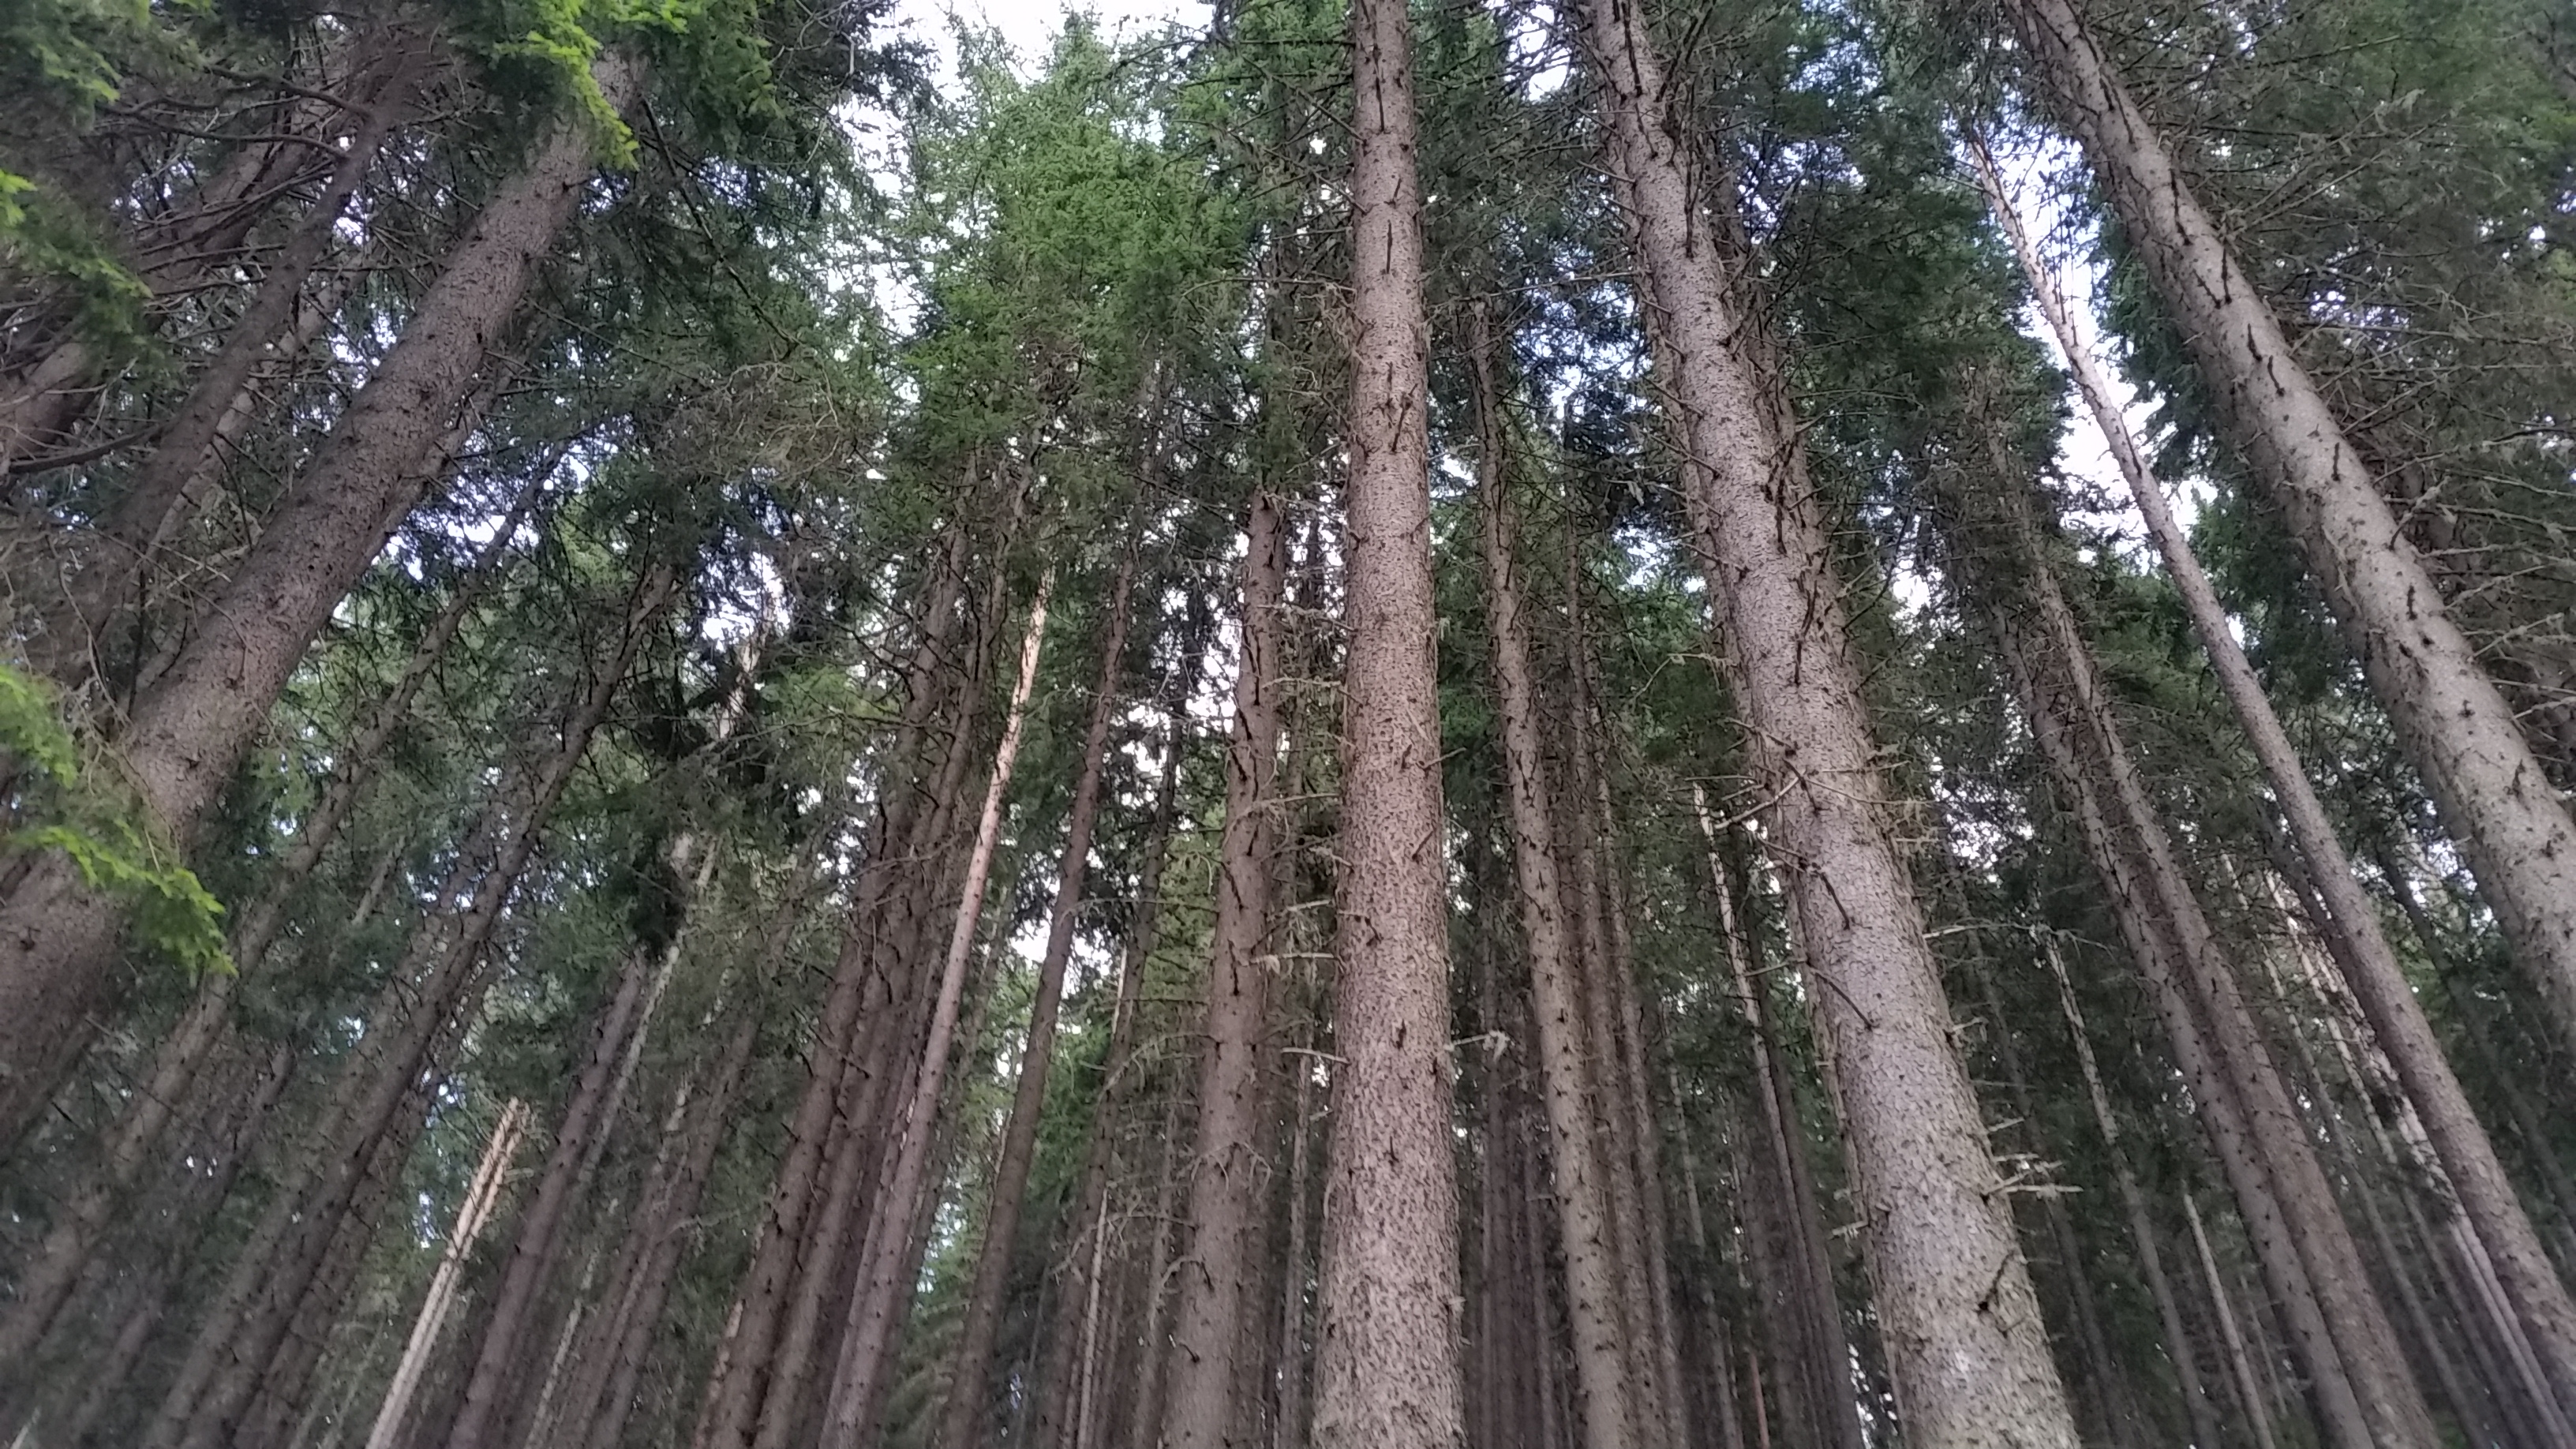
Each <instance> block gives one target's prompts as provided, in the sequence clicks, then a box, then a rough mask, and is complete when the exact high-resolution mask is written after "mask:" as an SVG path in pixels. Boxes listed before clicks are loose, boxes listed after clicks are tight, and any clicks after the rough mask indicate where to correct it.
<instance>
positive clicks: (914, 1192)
mask: <svg viewBox="0 0 2576 1449" xmlns="http://www.w3.org/2000/svg"><path fill="white" fill-rule="evenodd" d="M1053 583H1054V576H1053V575H1052V574H1050V575H1048V576H1047V577H1046V578H1044V579H1041V580H1040V581H1039V583H1038V593H1037V598H1036V600H1035V601H1034V602H1033V603H1031V604H1030V606H1029V622H1028V631H1027V634H1026V635H1025V637H1023V638H1022V640H1021V642H1020V672H1019V679H1018V681H1017V682H1016V683H1014V684H1013V685H1012V686H1011V703H1010V710H1009V713H1008V714H1007V715H1006V716H1005V717H1004V720H1003V725H1002V739H1001V743H1000V744H999V745H997V746H996V747H995V748H994V751H993V771H992V777H991V779H990V780H988V781H987V782H986V784H985V787H984V808H983V813H982V814H981V815H980V816H979V817H978V818H977V821H976V826H975V846H974V851H973V853H972V854H971V855H969V856H968V857H967V864H966V883H965V887H964V888H963V889H962V890H961V891H959V893H958V898H957V918H956V920H955V921H954V922H952V923H951V925H950V927H949V933H948V954H947V957H946V959H945V960H944V961H943V962H942V963H941V967H940V976H939V989H938V994H937V996H936V997H935V998H934V1000H933V1003H932V1008H931V1018H930V1036H929V1040H928V1042H926V1043H925V1044H924V1045H923V1048H922V1052H921V1059H920V1061H921V1065H920V1069H919V1072H918V1074H917V1075H916V1077H915V1079H914V1082H913V1090H912V1097H911V1100H910V1102H909V1103H908V1104H907V1105H906V1107H905V1110H904V1111H903V1112H902V1114H901V1115H900V1116H898V1117H897V1118H896V1119H895V1123H894V1126H895V1130H896V1131H897V1132H899V1133H900V1136H899V1138H898V1140H897V1143H896V1146H895V1155H894V1160H893V1162H892V1163H891V1164H890V1165H889V1166H888V1168H887V1170H886V1172H885V1174H884V1181H883V1182H882V1183H881V1184H880V1186H879V1189H878V1193H877V1198H876V1203H875V1209H876V1211H875V1214H874V1216H875V1219H876V1224H877V1226H878V1227H879V1228H880V1229H882V1230H881V1231H877V1232H873V1233H871V1234H870V1235H869V1238H868V1241H867V1243H866V1244H865V1247H864V1250H863V1251H862V1252H861V1253H860V1255H859V1258H858V1263H857V1272H856V1273H855V1274H853V1275H852V1279H851V1281H852V1291H851V1296H850V1307H849V1313H848V1316H847V1322H846V1324H845V1326H844V1329H843V1337H842V1343H841V1353H840V1360H839V1363H838V1365H837V1366H836V1367H835V1368H834V1370H833V1373H832V1380H831V1388H830V1391H829V1393H828V1395H827V1396H826V1398H825V1401H824V1410H823V1423H822V1429H821V1433H820V1434H819V1436H818V1439H817V1442H818V1443H820V1444H821V1445H822V1446H824V1449H861V1446H863V1445H864V1444H865V1443H866V1442H867V1441H868V1439H869V1438H870V1437H871V1436H872V1435H873V1434H874V1433H875V1431H876V1425H877V1418H878V1415H879V1414H880V1413H882V1412H883V1409H884V1390H885V1377H886V1371H887V1369H888V1368H889V1367H890V1366H891V1361H892V1359H893V1356H894V1354H893V1350H894V1335H895V1328H896V1324H897V1322H898V1318H899V1315H900V1313H901V1311H902V1305H901V1304H900V1303H898V1302H897V1301H896V1300H897V1297H898V1295H901V1294H903V1293H906V1292H908V1291H909V1290H910V1285H909V1284H908V1283H906V1282H905V1281H903V1276H902V1266H903V1263H904V1261H905V1260H906V1258H908V1257H909V1256H910V1253H909V1249H910V1248H911V1240H912V1236H913V1235H912V1218H913V1204H915V1203H916V1202H917V1201H918V1200H919V1199H920V1197H921V1195H922V1192H923V1186H924V1173H925V1170H926V1169H927V1167H928V1166H929V1161H930V1153H931V1147H932V1145H933V1142H934V1139H936V1137H937V1136H938V1125H939V1124H938V1121H937V1118H938V1116H939V1103H940V1098H941V1095H942V1092H943V1089H944V1088H945V1087H946V1085H947V1078H948V1055H949V1050H948V1049H949V1046H950V1045H951V1043H952V1041H953V1040H954V1038H955V1036H956V1030H957V1012H958V1006H959V1002H960V998H961V997H962V996H963V994H964V992H965V988H966V965H967V960H968V958H969V957H970V956H972V955H973V954H974V949H975V934H976V930H975V928H976V922H977V921H979V920H980V919H982V916H983V910H984V887H985V883H986V881H987V880H989V879H990V878H991V875H992V869H993V852H994V848H995V847H996V845H998V844H999V841H1000V837H1001V831H1002V799H1003V795H1004V793H1005V792H1007V791H1008V790H1009V789H1010V785H1011V767H1012V765H1013V763H1014V762H1015V761H1017V759H1018V758H1019V749H1020V727H1021V724H1022V721H1023V720H1024V718H1025V716H1026V713H1027V709H1028V702H1029V691H1030V690H1031V689H1032V688H1033V687H1034V686H1035V685H1036V682H1037V669H1038V651H1039V648H1040V646H1041V645H1042V643H1043V642H1044V640H1045V635H1046V616H1047V594H1048V591H1049V589H1050V587H1051V586H1052V585H1053Z"/></svg>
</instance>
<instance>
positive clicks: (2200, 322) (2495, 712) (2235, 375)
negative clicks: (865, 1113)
mask: <svg viewBox="0 0 2576 1449" xmlns="http://www.w3.org/2000/svg"><path fill="white" fill-rule="evenodd" d="M2007 8H2008V9H2009V10H2010V12H2011V15H2012V18H2013V21H2014V25H2015V28H2016V29H2017V30H2018V32H2019V33H2020V35H2021V37H2022V42H2023V45H2024V47H2025V48H2026V50H2027V52H2028V53H2029V55H2030V56H2031V57H2032V60H2033V61H2034V63H2035V64H2036V65H2037V67H2038V69H2039V71H2040V74H2041V76H2042V78H2043V80H2044V82H2045V84H2046V86H2047V88H2048V90H2049V91H2050V93H2051V96H2052V98H2053V99H2054V101H2055V102H2056V105H2057V109H2058V111H2059V113H2060V114H2061V115H2062V116H2063V117H2064V119H2065V120H2066V122H2067V124H2068V126H2069V128H2070V129H2072V130H2073V131H2074V132H2075V134H2076V135H2077V136H2078V137H2079V138H2080V139H2081V140H2082V141H2083V143H2084V147H2085V150H2086V151H2087V152H2088V153H2089V154H2090V155H2091V156H2092V159H2093V165H2094V168H2095V170H2096V171H2097V172H2099V173H2100V175H2101V177H2102V181H2103V186H2104V189H2105V190H2106V191H2107V192H2108V193H2109V196H2110V201H2111V205H2112V208H2113V210H2114V211H2115V212H2116V213H2117V214H2118V216H2119V218H2120V224H2121V228H2122V231H2123V232H2124V233H2125V235H2126V236H2127V237H2128V240H2129V244H2130V245H2131V246H2132V247H2134V248H2135V249H2136V251H2137V255H2138V259H2139V261H2140V262H2141V263H2142V264H2143V265H2144V266H2145V268H2146V271H2147V275H2148V277H2149V279H2150V280H2152V281H2153V282H2154V284H2155V288H2156V291H2157V293H2158V294H2159V295H2160V296H2161V297H2163V299H2164V302H2165V306H2166V308H2167V309H2168V310H2169V311H2170V313H2171V314H2172V317H2173V320H2174V323H2175V325H2176V326H2177V327H2178V328H2179V329H2180V331H2181V332H2182V334H2183V341H2184V343H2185V345H2186V346H2187V347H2189V349H2190V351H2191V355H2192V358H2193V360H2194V362H2196V363H2197V364H2198V366H2199V369H2200V373H2201V376H2202V377H2203V379H2204V380H2205V381H2206V382H2207V383H2208V385H2209V390H2210V392H2211V394H2212V395H2213V396H2214V397H2215V398H2216V400H2217V403H2218V410H2219V416H2220V418H2221V421H2222V422H2223V423H2224V425H2225V426H2226V428H2227V431H2228V432H2229V434H2230V435H2231V436H2232V437H2233V438H2234V440H2235V441H2236V443H2237V445H2238V446H2239V447H2241V448H2242V449H2243V450H2244V452H2245V454H2246V456H2247V457H2248V458H2249V459H2250V460H2251V461H2252V463H2253V465H2254V471H2255V474H2256V476H2257V477H2259V478H2260V479H2261V480H2262V481H2263V483H2264V484H2265V486H2266V487H2267V488H2268V489H2269V490H2270V491H2271V493H2272V495H2273V497H2274V498H2275V500H2276V501H2277V502H2278V503H2279V504H2280V506H2281V509H2282V511H2283V513H2285V514H2286V515H2287V516H2288V518H2289V520H2290V525H2291V528H2292V531H2293V532H2294V533H2295V534H2296V536H2297V537H2298V540H2299V545H2300V548H2301V551H2302V552H2303V553H2305V554H2306V556H2307V561H2308V567H2309V569H2310V571H2311V572H2312V573H2314V574H2315V575H2316V578H2317V581H2318V583H2319V585H2320V586H2321V587H2322V588H2323V589H2324V591H2325V595H2326V600H2327V602H2328V603H2329V604H2330V605H2332V607H2333V609H2334V613H2335V617H2336V619H2337V621H2338V622H2339V623H2340V624H2341V625H2342V627H2343V631H2344V636H2345V638H2346V639H2347V640H2348V641H2349V642H2350V644H2351V646H2352V649H2353V652H2354V653H2355V654H2356V655H2357V656H2359V658H2360V660H2361V665H2362V669H2363V672H2364V673H2366V674H2367V675H2368V676H2369V679H2370V682H2371V687H2372V690H2373V692H2374V693H2376V694H2377V695H2378V697H2379V699H2380V702H2381V703H2382V704H2384V705H2385V706H2387V709H2388V716H2389V719H2390V721H2391V722H2392V723H2393V724H2394V725H2395V726H2396V727H2397V732H2398V737H2399V739H2400V740H2401V741H2402V742H2403V743H2404V745H2405V747H2406V753H2407V756H2408V758H2410V759H2411V760H2412V761H2413V762H2414V764H2415V767H2416V769H2417V770H2418V771H2419V772H2421V773H2422V775H2423V777H2424V782H2425V783H2426V784H2427V785H2428V786H2430V787H2431V789H2432V792H2433V797H2434V799H2435V800H2436V801H2437V802H2439V804H2440V806H2441V809H2442V816H2443V819H2444V821H2445V823H2446V824H2447V825H2448V826H2449V827H2450V833H2451V837H2452V839H2453V840H2455V841H2457V842H2458V843H2459V846H2460V851H2461V854H2462V855H2464V856H2466V857H2467V859H2468V862H2469V867H2470V869H2471V870H2472V871H2474V872H2475V873H2476V875H2477V880H2478V888H2479V889H2480V890H2481V891H2482V892H2483V893H2484V894H2485V895H2486V897H2487V899H2488V900H2489V902H2490V903H2492V904H2493V906H2494V908H2495V914H2496V920H2497V924H2498V925H2499V926H2500V927H2502V929H2503V931H2504V934H2505V938H2506V939H2507V940H2508V941H2510V942H2511V943H2512V945H2513V948H2514V954H2515V956H2516V957H2517V958H2518V959H2519V961H2520V962H2521V964H2522V967H2523V969H2524V970H2526V971H2529V972H2530V973H2531V974H2532V975H2533V977H2534V978H2535V979H2536V980H2537V981H2538V983H2539V985H2540V988H2541V994H2542V996H2543V997H2544V998H2546V999H2547V1000H2548V1001H2549V1003H2550V1005H2551V1006H2552V1007H2553V1008H2554V1010H2555V1012H2556V1015H2557V1018H2558V1026H2559V1029H2560V1031H2561V1032H2562V1033H2564V1034H2565V1035H2566V1036H2567V1037H2568V1038H2569V1039H2571V1040H2576V819H2570V817H2569V814H2568V807H2567V804H2566V802H2565V801H2563V800H2561V799H2560V798H2558V794H2557V792H2556V791H2555V790H2554V789H2553V788H2551V786H2550V783H2549V777H2548V775H2547V774H2546V773H2545V772H2544V771H2543V769H2542V767H2541V764H2540V761H2539V759H2538V758H2537V757H2536V756H2535V755H2534V754H2533V752H2532V747H2531V742H2530V740H2529V738H2528V737H2526V736H2525V735H2524V733H2523V731H2522V728H2521V726H2520V725H2519V724H2518V723H2517V722H2516V720H2515V718H2514V713H2513V710H2512V708H2511V706H2510V705H2508V704H2507V703H2506V701H2505V698H2504V695H2503V693H2502V692H2501V691H2500V690H2498V689H2497V687H2496V683H2495V680H2494V679H2493V678H2492V677H2490V676H2489V675H2488V674H2487V672H2486V671H2485V670H2484V669H2483V668H2481V667H2480V666H2479V664H2478V659H2477V650H2476V647H2475V646H2474V645H2473V644H2472V643H2471V641H2470V640H2469V637H2468V635H2467V634H2466V633H2465V632H2464V631H2463V630H2462V629H2461V628H2460V625H2459V623H2458V621H2457V620H2455V619H2453V618H2452V617H2451V615H2450V614H2449V612H2448V611H2447V610H2446V609H2445V608H2444V606H2443V603H2442V594H2441V591H2440V589H2439V588H2438V586H2437V585H2436V584H2435V582H2434V579H2433V576H2432V574H2431V572H2430V571H2429V570H2427V569H2426V567H2425V565H2424V560H2423V558H2422V556H2421V555H2420V554H2419V553H2418V552H2417V551H2416V548H2415V545H2414V544H2413V542H2412V541H2410V540H2409V539H2408V538H2407V536H2406V533H2405V531H2404V529H2403V528H2402V527H2401V526H2400V524H2399V521H2398V518H2397V514H2396V511H2395V510H2394V509H2393V508H2392V507H2391V506H2390V505H2389V501H2388V499H2387V497H2386V495H2384V494H2383V493H2381V491H2380V490H2379V487H2378V484H2377V481H2376V480H2375V479H2373V478H2372V476H2371V471H2370V468H2369V467H2368V465H2367V464H2365V463H2364V462H2363V461H2362V458H2361V456H2360V455H2359V453H2357V452H2356V451H2355V450H2354V448H2353V446H2352V444H2351V442H2350V441H2349V440H2348V439H2347V438H2346V437H2345V435H2344V432H2343V428H2342V425H2341V424H2340V423H2339V422H2337V420H2336V419H2335V416H2334V414H2333V412H2332V410H2331V409H2329V408H2328V407H2327V406H2326V402H2325V398H2324V396H2323V395H2322V394H2321V393H2319V392H2318V390H2317V387H2316V384H2315V382H2314V381H2313V380H2312V379H2311V378H2310V377H2309V376H2308V373H2307V370H2306V369H2305V368H2304V367H2302V366H2301V365H2300V363H2299V360H2298V356H2297V354H2296V353H2295V352H2294V351H2293V350H2292V349H2291V346H2290V343H2289V340H2288V339H2287V338H2286V337H2285V336H2284V335H2283V333H2282V330H2281V325H2280V322H2279V320H2278V319H2277V318H2275V317H2274V316H2273V315H2272V311H2271V308H2270V307H2269V306H2267V305H2266V304H2265V302H2264V300H2263V296H2262V293H2261V292H2259V291H2257V290H2256V289H2255V286H2254V282H2253V279H2252V278H2251V277H2249V276H2247V275H2246V272H2245V269H2244V268H2243V267H2241V266H2240V265H2238V264H2237V261H2236V258H2235V256H2234V255H2233V253H2232V252H2231V251H2230V250H2229V248H2228V246H2227V243H2226V241H2225V240H2224V239H2223V238H2222V237H2221V236H2220V235H2219V233H2218V230H2217V227H2216V225H2215V223H2214V222H2213V221H2212V220H2211V218H2210V216H2209V213H2208V212H2207V211H2206V210H2204V209H2203V208H2202V206H2201V204H2200V201H2199V199H2198V198H2197V197H2196V196H2195V195H2194V194H2193V192H2192V189H2191V187H2190V184H2189V183H2188V182H2186V181H2185V180H2184V178H2183V176H2182V174H2181V172H2180V170H2179V169H2178V168H2177V167H2176V165H2175V163H2174V159H2173V156H2172V154H2171V153H2170V152H2169V151H2168V149H2167V148H2166V146H2165V143H2164V138H2163V137H2162V136H2161V135H2160V134H2158V132H2157V131H2156V129H2155V127H2154V125H2153V124H2152V123H2151V122H2149V121H2148V119H2147V117H2146V115H2145V113H2144V112H2143V111H2141V110H2140V109H2139V108H2138V105H2137V102H2136V101H2135V100H2134V99H2133V98H2132V97H2131V96H2130V94H2129V91H2128V89H2127V87H2126V85H2125V84H2124V83H2123V82H2122V80H2121V78H2120V76H2119V74H2118V72H2117V71H2116V70H2115V69H2114V67H2113V66H2112V64H2111V62H2110V60H2109V59H2108V58H2107V57H2106V56H2104V55H2103V53H2102V51H2101V48H2100V46H2099V45H2098V44H2096V42H2095V40H2094V37H2093V35H2092V34H2091V32H2090V31H2089V30H2088V29H2087V28H2086V26H2085V22H2084V19H2083V17H2082V14H2081V12H2080V11H2079V10H2078V8H2077V6H2076V4H2075V0H2010V3H2009V5H2008V7H2007ZM2283 803H2284V805H2285V807H2286V806H2287V804H2288V802H2287V801H2286V800H2285V801H2284V802H2283ZM2328 838H2329V839H2331V835H2329V837H2328ZM2480 1227H2481V1231H2483V1229H2484V1224H2481V1225H2480ZM2516 1306H2517V1308H2523V1305H2522V1304H2520V1303H2519V1302H2517V1304H2516ZM2524 1311H2526V1312H2530V1311H2533V1310H2531V1309H2527V1308H2526V1309H2524ZM2571 1389H2576V1384H2568V1383H2562V1384H2561V1385H2560V1390H2561V1392H2567V1391H2569V1390H2571Z"/></svg>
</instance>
